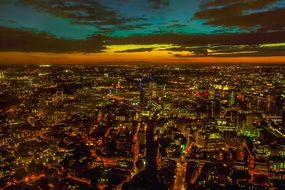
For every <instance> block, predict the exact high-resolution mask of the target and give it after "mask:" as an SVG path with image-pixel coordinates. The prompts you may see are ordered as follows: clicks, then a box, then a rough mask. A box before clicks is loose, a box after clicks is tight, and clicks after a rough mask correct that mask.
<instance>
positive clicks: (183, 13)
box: [0, 0, 285, 64]
mask: <svg viewBox="0 0 285 190" xmlns="http://www.w3.org/2000/svg"><path fill="white" fill-rule="evenodd" d="M97 62H100V63H109V62H151V63H160V62H161V63H204V62H205V63H216V62H218V63H219V62H224V63H232V62H237V63H238V62H242V63H243V62H257V63H258V62H262V63H277V62H279V63H285V0H279V1H278V0H0V63H25V64H28V63H39V64H49V63H51V64H52V63H97Z"/></svg>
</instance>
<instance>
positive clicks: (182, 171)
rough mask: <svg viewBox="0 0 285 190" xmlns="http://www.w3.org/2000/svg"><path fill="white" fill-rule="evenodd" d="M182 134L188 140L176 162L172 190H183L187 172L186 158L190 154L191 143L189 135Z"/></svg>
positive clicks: (183, 132) (184, 132)
mask: <svg viewBox="0 0 285 190" xmlns="http://www.w3.org/2000/svg"><path fill="white" fill-rule="evenodd" d="M182 134H183V135H184V136H186V137H187V138H188V141H187V144H186V148H185V150H184V152H183V154H182V155H181V157H180V159H179V160H178V162H177V168H176V174H175V175H176V178H175V181H174V184H173V190H185V189H186V187H185V177H186V171H187V160H186V156H187V155H189V154H190V151H191V148H192V145H193V144H192V142H190V141H189V135H188V133H187V131H185V130H183V131H182Z"/></svg>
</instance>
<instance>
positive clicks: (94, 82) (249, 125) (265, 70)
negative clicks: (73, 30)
mask: <svg viewBox="0 0 285 190" xmlns="http://www.w3.org/2000/svg"><path fill="white" fill-rule="evenodd" d="M284 70H285V67H284V66H250V65H239V66H236V65H232V66H229V65H227V66H222V65H221V66H211V65H210V66H206V65H204V66H163V65H162V66H157V65H156V66H155V65H152V66H150V65H148V66H139V65H138V66H107V67H106V66H91V65H89V66H88V65H87V66H86V65H74V66H67V65H66V66H52V65H38V66H7V65H6V66H1V68H0V71H1V86H0V92H1V94H0V97H1V102H0V103H1V104H0V105H1V112H0V113H1V115H0V123H1V141H0V143H1V147H2V149H1V167H2V169H3V170H1V189H20V187H21V188H23V187H26V188H27V189H32V187H33V188H35V187H38V188H41V189H58V188H59V189H94V188H95V189H139V188H142V187H144V188H146V189H167V188H170V189H204V188H209V187H216V188H215V189H220V188H225V187H231V188H243V187H244V188H249V189H253V188H255V189H269V188H272V189H274V188H279V189H282V188H284V180H285V173H284V172H285V162H284V156H285V144H284V136H285V128H284V126H285V125H284V124H285V107H284V92H285V80H284V77H285V76H284V73H285V72H284Z"/></svg>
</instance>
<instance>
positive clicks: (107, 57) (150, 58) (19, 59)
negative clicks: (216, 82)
mask: <svg viewBox="0 0 285 190" xmlns="http://www.w3.org/2000/svg"><path fill="white" fill-rule="evenodd" d="M124 62H126V63H130V62H134V63H136V62H140V63H143V62H146V63H147V62H149V63H155V62H159V63H169V64H171V63H284V62H285V57H284V56H260V57H247V56H244V57H184V58H175V57H174V56H173V55H172V53H169V52H166V51H152V52H134V53H124V52H123V53H113V52H104V53H45V52H43V53H41V52H0V64H80V63H86V64H93V63H94V64H96V63H124Z"/></svg>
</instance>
